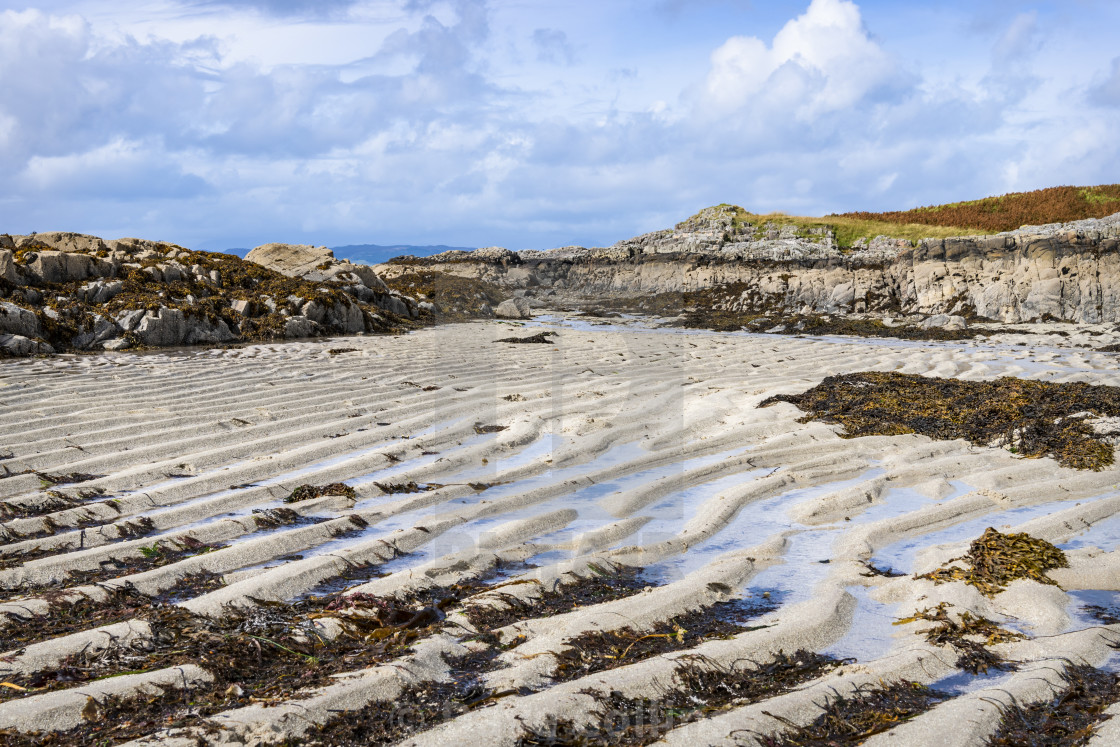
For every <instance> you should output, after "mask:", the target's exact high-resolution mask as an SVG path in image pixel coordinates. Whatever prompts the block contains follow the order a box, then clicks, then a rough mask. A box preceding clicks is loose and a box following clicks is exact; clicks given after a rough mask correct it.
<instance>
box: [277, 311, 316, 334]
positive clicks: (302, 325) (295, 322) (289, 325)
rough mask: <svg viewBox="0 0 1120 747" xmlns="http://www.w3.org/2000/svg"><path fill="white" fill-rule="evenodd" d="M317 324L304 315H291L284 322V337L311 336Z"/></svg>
mask: <svg viewBox="0 0 1120 747" xmlns="http://www.w3.org/2000/svg"><path fill="white" fill-rule="evenodd" d="M318 330H319V325H318V324H316V323H315V322H313V321H311V320H310V319H308V318H307V317H305V316H293V317H292V318H290V319H288V320H287V321H285V322H284V337H313V336H314V335H315V333H316V332H317V331H318Z"/></svg>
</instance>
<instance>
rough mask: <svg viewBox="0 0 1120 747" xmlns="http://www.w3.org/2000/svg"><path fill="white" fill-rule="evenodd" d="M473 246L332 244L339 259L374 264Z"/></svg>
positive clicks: (472, 248) (467, 248)
mask: <svg viewBox="0 0 1120 747" xmlns="http://www.w3.org/2000/svg"><path fill="white" fill-rule="evenodd" d="M475 248H476V247H473V246H444V245H443V244H436V245H429V246H413V245H410V244H398V245H396V246H382V245H380V244H347V245H346V246H332V247H331V249H333V250H334V256H336V257H338V258H339V259H348V260H350V261H351V262H360V263H364V264H370V265H376V264H380V263H382V262H384V261H385V260H387V259H392V258H393V257H399V256H401V255H402V254H411V255H413V256H414V257H430V256H432V255H433V254H441V253H443V252H449V251H452V250H453V249H459V250H462V251H467V252H470V251H474V249H475Z"/></svg>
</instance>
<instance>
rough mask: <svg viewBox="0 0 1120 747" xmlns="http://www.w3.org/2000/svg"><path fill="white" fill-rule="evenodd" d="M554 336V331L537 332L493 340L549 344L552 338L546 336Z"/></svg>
mask: <svg viewBox="0 0 1120 747" xmlns="http://www.w3.org/2000/svg"><path fill="white" fill-rule="evenodd" d="M555 336H556V333H555V332H538V333H537V334H535V335H530V336H529V337H503V338H502V339H500V340H494V342H512V343H516V344H522V345H523V344H533V343H535V344H538V345H551V344H552V340H550V339H548V338H549V337H555Z"/></svg>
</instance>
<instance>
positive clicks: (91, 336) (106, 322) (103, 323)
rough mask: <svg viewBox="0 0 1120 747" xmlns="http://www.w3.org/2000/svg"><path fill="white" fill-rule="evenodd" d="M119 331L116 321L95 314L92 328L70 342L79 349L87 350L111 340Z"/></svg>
mask: <svg viewBox="0 0 1120 747" xmlns="http://www.w3.org/2000/svg"><path fill="white" fill-rule="evenodd" d="M120 333H121V328H120V327H119V326H117V324H116V323H114V322H113V321H112V320H110V319H106V318H105V317H103V316H100V315H96V316H94V319H93V327H92V329H90V330H89V331H87V332H83V333H81V334H79V335H78V336H77V337H75V338H74V340H73V342H72V343H71V344H72V345H73V346H74V347H75V348H78V349H79V350H88V349H89V348H93V347H101V344H102V343H104V342H105V341H106V340H111V339H113V338H114V337H116V336H117V335H118V334H120Z"/></svg>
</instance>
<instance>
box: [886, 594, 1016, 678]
mask: <svg viewBox="0 0 1120 747" xmlns="http://www.w3.org/2000/svg"><path fill="white" fill-rule="evenodd" d="M947 606H948V605H946V603H945V602H942V603H941V604H939V605H937V607H936V608H934V609H932V610H931V609H925V610H922V611H921V612H917V613H915V614H914V615H912V616H911V617H907V618H904V619H902V620H897V621H895V623H894V624H895V625H905V624H906V623H912V622H917V621H919V620H924V621H928V622H935V623H937V624H936V625H934V626H932V627H930V628H929V629H928V630H926V631H925V636H926V640H927V641H929V642H930V643H932V644H934V645H937V646H950V647H952V648H953V650H954V651H956V652H957V654H958V658H957V666H958V667H960V668H961V669H964V670H965V671H968V672H971V673H972V674H983V673H985V672H987V671H988V670H989V669H1007V668H1009V665H1008V664H1007V662H1006V661H1005V660H1004V659H1003V658H1002V657H1000V656H999V655H998V654H996V653H995V652H994V651H991V650H990V649H989V648H988V647H989V646H994V645H996V644H998V643H1010V642H1012V641H1019V640H1022V639H1023V638H1025V636H1023V635H1022V634H1021V633H1015V632H1013V631H1010V630H1007V629H1005V628H1001V627H1000V626H998V625H996V624H995V623H994V622H992V621H991V620H989V619H987V618H985V617H975V616H973V614H972V613H971V612H968V611H967V610H966V611H964V612H962V613H961V614H960V616H959V617H957V618H956V619H954V618H952V617H950V616H949V612H948V610H947Z"/></svg>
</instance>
